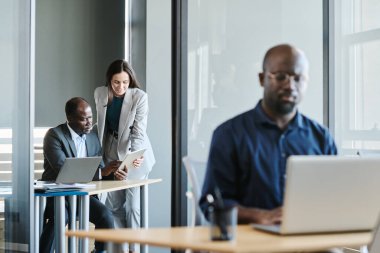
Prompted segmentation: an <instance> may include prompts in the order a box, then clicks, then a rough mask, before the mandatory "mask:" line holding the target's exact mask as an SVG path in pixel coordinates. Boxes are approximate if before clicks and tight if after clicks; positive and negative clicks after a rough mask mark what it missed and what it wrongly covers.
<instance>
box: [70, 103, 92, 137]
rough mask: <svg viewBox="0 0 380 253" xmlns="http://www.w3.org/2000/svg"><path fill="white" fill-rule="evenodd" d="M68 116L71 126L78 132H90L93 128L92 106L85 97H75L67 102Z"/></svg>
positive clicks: (80, 133)
mask: <svg viewBox="0 0 380 253" xmlns="http://www.w3.org/2000/svg"><path fill="white" fill-rule="evenodd" d="M65 112H66V118H67V122H68V124H69V126H70V127H71V128H72V129H73V130H74V131H75V132H76V133H77V134H78V135H83V134H88V133H89V132H90V131H91V129H92V111H91V106H90V105H89V104H88V102H87V101H86V100H85V99H84V98H80V97H75V98H71V99H70V100H69V101H67V102H66V106H65Z"/></svg>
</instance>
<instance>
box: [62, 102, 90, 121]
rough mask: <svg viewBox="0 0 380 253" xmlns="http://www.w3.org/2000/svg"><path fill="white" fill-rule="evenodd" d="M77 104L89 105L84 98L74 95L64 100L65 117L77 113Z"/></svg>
mask: <svg viewBox="0 0 380 253" xmlns="http://www.w3.org/2000/svg"><path fill="white" fill-rule="evenodd" d="M79 105H84V106H86V105H87V106H89V104H88V102H87V101H86V100H85V99H84V98H81V97H74V98H71V99H69V100H68V101H67V102H66V106H65V113H66V118H69V117H70V116H74V115H75V114H76V113H77V109H78V107H79Z"/></svg>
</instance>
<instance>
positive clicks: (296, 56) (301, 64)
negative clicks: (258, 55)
mask: <svg viewBox="0 0 380 253" xmlns="http://www.w3.org/2000/svg"><path fill="white" fill-rule="evenodd" d="M279 58H280V62H278V63H276V64H283V65H290V64H293V62H294V61H297V64H298V66H297V67H298V68H302V69H303V71H304V72H308V70H309V62H308V60H307V58H306V55H305V53H304V52H303V51H302V50H300V49H298V48H296V47H294V46H292V45H289V44H280V45H277V46H274V47H272V48H270V49H269V50H268V51H267V52H266V53H265V56H264V60H263V72H265V71H266V70H268V68H269V67H270V66H271V65H273V61H275V60H278V59H279Z"/></svg>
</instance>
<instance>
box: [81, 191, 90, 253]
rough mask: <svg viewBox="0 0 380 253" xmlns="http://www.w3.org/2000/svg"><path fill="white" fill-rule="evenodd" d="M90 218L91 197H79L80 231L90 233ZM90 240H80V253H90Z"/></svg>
mask: <svg viewBox="0 0 380 253" xmlns="http://www.w3.org/2000/svg"><path fill="white" fill-rule="evenodd" d="M89 217H90V196H89V195H83V196H80V197H79V229H81V230H86V231H88V228H89ZM88 241H89V240H88V238H83V239H80V240H79V252H81V253H87V252H88Z"/></svg>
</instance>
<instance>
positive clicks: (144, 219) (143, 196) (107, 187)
mask: <svg viewBox="0 0 380 253" xmlns="http://www.w3.org/2000/svg"><path fill="white" fill-rule="evenodd" d="M161 181H162V179H142V180H124V181H94V182H91V184H95V187H94V188H89V189H83V190H82V191H83V192H87V193H88V194H89V195H94V194H100V193H105V192H111V191H118V190H124V189H128V188H133V187H140V190H141V192H140V208H141V209H140V210H141V217H140V218H141V223H140V224H141V227H143V228H147V227H148V185H149V184H153V183H158V182H161ZM88 204H89V203H87V206H88ZM80 208H81V209H82V210H83V209H84V212H83V227H82V229H83V230H88V229H89V212H88V208H86V207H85V206H82V207H80ZM80 213H82V212H80ZM80 248H81V250H82V252H88V239H85V241H84V242H83V244H82V245H80ZM73 250H75V249H73ZM72 252H74V251H72ZM140 252H141V253H145V252H147V246H146V245H140Z"/></svg>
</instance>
